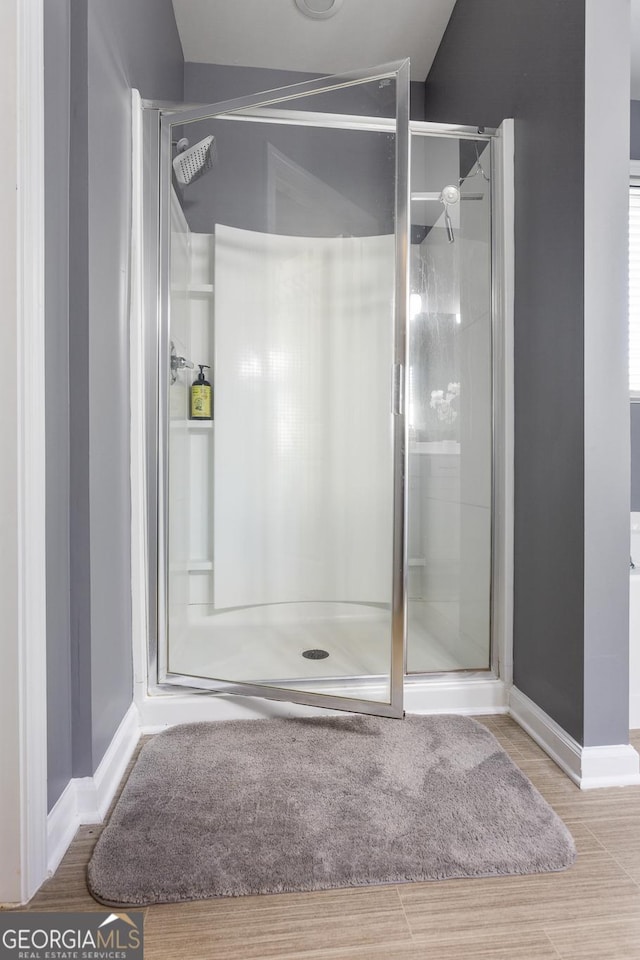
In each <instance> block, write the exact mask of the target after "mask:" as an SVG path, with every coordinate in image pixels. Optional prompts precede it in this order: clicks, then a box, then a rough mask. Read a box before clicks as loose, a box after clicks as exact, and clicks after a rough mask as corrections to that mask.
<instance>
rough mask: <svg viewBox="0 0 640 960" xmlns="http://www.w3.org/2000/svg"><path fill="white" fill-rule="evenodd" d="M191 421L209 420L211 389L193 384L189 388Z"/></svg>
mask: <svg viewBox="0 0 640 960" xmlns="http://www.w3.org/2000/svg"><path fill="white" fill-rule="evenodd" d="M191 419H192V420H211V387H210V386H208V385H207V386H201V385H200V384H197V383H196V384H194V385H193V386H192V387H191Z"/></svg>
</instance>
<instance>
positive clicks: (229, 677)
mask: <svg viewBox="0 0 640 960" xmlns="http://www.w3.org/2000/svg"><path fill="white" fill-rule="evenodd" d="M147 107H148V109H147V110H146V111H145V121H144V122H145V127H146V133H147V143H148V145H150V146H149V150H150V155H151V158H152V159H151V162H153V154H154V152H155V153H156V157H157V160H158V164H159V186H160V204H159V216H158V221H157V226H158V239H159V251H160V256H159V265H158V268H157V272H158V279H159V290H160V296H159V298H158V300H157V303H158V308H157V326H155V327H154V329H155V330H156V334H155V348H156V352H155V356H156V361H155V362H152V363H151V364H150V367H149V370H148V376H149V383H150V388H151V390H152V392H153V395H154V396H153V399H154V408H155V410H154V412H155V414H156V418H155V420H153V418H152V421H153V422H152V423H151V431H152V433H153V436H154V439H155V440H156V443H152V444H151V448H150V462H151V461H153V462H157V464H158V470H157V472H155V471H153V470H150V471H149V476H150V498H149V503H150V528H151V529H150V538H149V543H150V550H151V555H152V557H154V558H155V560H156V561H157V562H156V563H152V564H151V565H150V569H151V571H152V572H151V575H150V584H149V586H150V591H151V603H150V606H151V610H150V615H151V616H150V620H151V631H150V681H151V686H152V688H153V689H154V690H156V691H167V690H168V689H170V688H172V687H182V688H184V687H188V688H191V689H192V690H194V691H195V690H198V691H216V692H224V693H240V694H248V695H254V696H262V697H267V698H270V699H280V700H289V701H294V702H299V703H305V704H310V705H315V706H328V707H332V708H333V707H335V708H337V709H347V710H353V711H358V712H366V713H376V714H380V715H385V716H395V717H397V716H402V713H403V692H404V688H405V685H406V683H407V678H410V677H412V676H413V677H419V676H425V675H439V676H444V675H447V674H450V673H452V672H455V671H461V672H465V673H463V674H462V675H463V676H469V677H477V676H478V675H480V674H482V673H483V672H484V674H485V675H488V674H489V673H490V671H491V670H492V669H493V670H494V671H495V669H496V663H495V651H494V652H493V655H492V570H493V567H494V565H495V557H494V549H493V540H494V531H495V523H494V509H493V508H494V495H495V483H494V478H493V476H492V469H493V460H494V458H493V448H494V410H495V404H494V396H493V394H494V376H495V364H494V360H493V357H494V352H495V351H494V346H495V344H494V334H495V322H496V309H495V282H494V281H495V276H494V266H493V265H492V252H493V251H494V249H495V239H494V237H493V235H492V210H494V209H495V203H494V199H493V197H492V190H493V189H495V176H494V169H493V167H494V143H495V140H496V135H495V131H478V130H477V129H476V130H474V129H469V128H462V127H449V126H445V125H434V124H423V123H413V122H412V123H410V121H409V75H408V63H406V62H402V63H398V64H391V65H386V66H384V67H381V68H378V69H376V70H372V71H367V72H364V71H363V72H360V73H358V74H353V75H350V76H345V77H336V78H324V79H322V80H318V81H312V82H307V83H303V84H298V85H295V86H292V87H288V88H283V89H281V90H278V91H271V92H268V93H265V94H259V95H255V96H252V97H248V98H244V99H242V100H237V101H231V102H226V103H222V104H217V105H213V106H211V105H207V106H197V107H177V106H175V105H174V106H169V105H165V106H162V107H161V108H159V107H158V105H147ZM151 179H153V178H151ZM152 272H153V270H152ZM155 307H156V304H155V302H154V303H153V306H152V313H154V316H155V315H156V314H155ZM153 355H154V354H153V351H152V356H153ZM199 364H203V365H206V366H208V367H209V368H210V371H209V374H208V379H209V380H210V382H211V385H212V417H211V419H209V418H208V417H207V418H206V419H204V418H198V417H196V418H195V419H194V418H192V417H191V414H192V413H193V411H192V408H191V404H190V391H191V388H192V384H193V381H194V380H195V379H196V373H197V369H198V365H199Z"/></svg>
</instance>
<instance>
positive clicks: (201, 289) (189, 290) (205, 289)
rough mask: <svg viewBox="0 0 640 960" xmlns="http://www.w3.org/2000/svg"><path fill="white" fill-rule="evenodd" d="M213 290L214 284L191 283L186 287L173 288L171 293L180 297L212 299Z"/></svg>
mask: <svg viewBox="0 0 640 960" xmlns="http://www.w3.org/2000/svg"><path fill="white" fill-rule="evenodd" d="M213 290H214V287H213V284H212V283H190V284H189V285H188V286H186V287H181V286H177V285H176V286H175V287H172V288H171V293H172V295H173V296H178V297H212V296H213Z"/></svg>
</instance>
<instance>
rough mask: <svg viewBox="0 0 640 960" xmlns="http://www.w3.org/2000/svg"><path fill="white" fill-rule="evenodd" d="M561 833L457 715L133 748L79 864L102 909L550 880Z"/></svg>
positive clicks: (191, 730) (489, 743) (480, 730)
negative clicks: (506, 878)
mask: <svg viewBox="0 0 640 960" xmlns="http://www.w3.org/2000/svg"><path fill="white" fill-rule="evenodd" d="M575 856H576V852H575V846H574V843H573V839H572V837H571V834H570V833H569V831H568V830H567V828H566V827H565V825H564V824H563V823H562V821H561V820H560V819H559V818H558V817H557V815H556V814H555V813H554V812H553V810H552V809H551V807H550V806H549V805H548V804H547V802H546V801H545V800H544V799H543V798H542V797H541V796H540V794H539V793H538V791H537V790H536V789H535V787H534V786H533V785H532V784H531V782H530V781H529V780H528V779H527V777H525V775H524V774H523V773H522V772H521V771H520V770H519V769H518V768H517V767H516V766H515V764H514V763H512V761H511V760H510V759H509V757H508V756H507V754H506V753H505V752H504V750H503V749H502V747H501V746H500V745H499V744H498V742H497V740H496V739H495V738H494V737H493V736H492V734H490V733H489V731H488V730H487V729H486V728H485V727H483V726H481V725H480V724H479V723H476V722H475V721H474V720H470V719H468V718H467V717H459V716H429V717H408V718H407V719H405V720H386V719H381V718H378V717H363V716H348V717H335V718H333V717H331V718H328V717H320V718H311V719H304V720H248V721H247V720H234V721H228V722H225V723H196V724H188V725H185V726H181V727H174V728H172V729H170V730H168V731H166V732H165V733H161V734H159V735H158V736H157V737H154V739H153V740H150V741H149V742H148V743H147V744H146V745H145V746H144V747H143V749H142V751H141V753H140V757H139V759H138V761H137V763H136V765H135V767H134V768H133V771H132V773H131V776H130V777H129V780H128V782H127V784H126V786H125V788H124V791H123V793H122V796H121V798H120V800H119V801H118V803H117V805H116V808H115V810H114V813H113V816H112V817H111V820H110V822H109V824H108V825H107V826H106V827H105V829H104V831H103V832H102V835H101V837H100V839H99V840H98V843H97V845H96V848H95V851H94V854H93V857H92V859H91V862H90V863H89V867H88V882H89V889H90V890H91V893H92V894H93V896H94V897H95V898H96V899H97V900H99V901H101V902H102V903H105V904H108V905H122V906H125V905H126V906H131V905H136V906H137V905H144V904H150V903H166V902H175V901H180V900H199V899H206V898H208V897H224V896H239V895H241V894H252V893H278V892H282V891H297V890H324V889H328V888H331V887H348V886H361V885H364V884H379V883H400V882H403V881H411V880H443V879H446V878H450V877H490V876H491V877H493V876H502V875H507V874H522V873H538V872H543V871H554V870H563V869H564V868H565V867H568V866H569V865H570V864H572V863H573V862H574V860H575Z"/></svg>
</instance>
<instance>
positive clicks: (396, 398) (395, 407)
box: [391, 363, 404, 417]
mask: <svg viewBox="0 0 640 960" xmlns="http://www.w3.org/2000/svg"><path fill="white" fill-rule="evenodd" d="M391 412H392V414H393V416H394V417H399V416H401V415H402V414H403V413H404V364H402V363H394V365H393V401H392V409H391Z"/></svg>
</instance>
